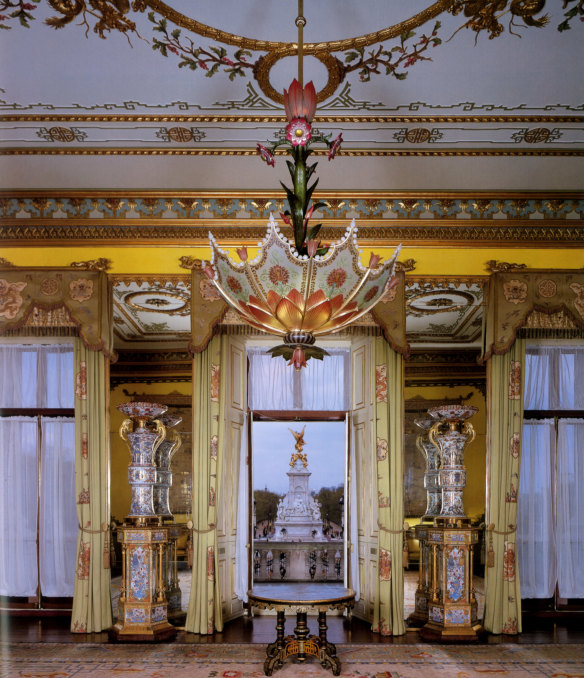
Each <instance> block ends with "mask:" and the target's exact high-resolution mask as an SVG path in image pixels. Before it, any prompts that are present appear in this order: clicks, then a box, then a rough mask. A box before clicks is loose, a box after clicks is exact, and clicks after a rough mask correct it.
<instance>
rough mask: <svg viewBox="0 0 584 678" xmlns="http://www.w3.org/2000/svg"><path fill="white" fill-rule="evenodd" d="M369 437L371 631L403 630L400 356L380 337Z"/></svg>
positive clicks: (401, 386)
mask: <svg viewBox="0 0 584 678" xmlns="http://www.w3.org/2000/svg"><path fill="white" fill-rule="evenodd" d="M374 347H375V351H374V355H375V428H374V430H375V443H376V452H375V454H376V455H377V497H378V507H379V508H378V529H379V546H378V561H377V566H378V567H377V580H376V586H375V605H374V611H373V631H375V632H379V633H381V634H382V635H394V636H398V635H401V634H403V633H405V624H404V575H403V565H402V550H403V522H404V502H403V425H404V389H403V383H404V382H403V358H402V356H401V355H400V354H399V353H397V352H396V351H394V350H393V349H392V348H391V347H390V346H389V344H388V343H387V342H386V341H385V339H383V338H382V337H376V338H375V340H374Z"/></svg>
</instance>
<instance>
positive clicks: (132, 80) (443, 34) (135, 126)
mask: <svg viewBox="0 0 584 678" xmlns="http://www.w3.org/2000/svg"><path fill="white" fill-rule="evenodd" d="M296 12H297V7H296V3H289V2H286V1H285V0H274V1H273V2H267V1H266V0H247V1H246V2H243V3H242V2H236V0H225V1H224V2H222V3H220V4H217V3H215V4H214V3H208V2H201V1H187V0H171V1H169V2H162V1H161V0H91V1H89V0H76V2H74V3H73V2H67V1H65V0H26V1H25V0H0V28H2V29H4V30H2V31H1V35H2V43H1V45H0V50H1V52H0V56H1V58H2V61H3V63H4V64H9V66H8V67H6V68H5V69H3V73H2V79H1V81H0V88H1V89H0V109H1V110H2V116H1V120H0V153H2V154H5V155H23V154H35V155H39V154H61V153H67V154H105V153H109V154H114V153H115V154H126V155H129V154H135V153H138V152H139V153H142V154H153V153H165V154H177V155H178V154H193V155H197V154H200V155H207V156H208V155H213V154H217V155H219V154H229V155H246V154H249V153H251V152H252V151H253V149H254V148H255V145H256V143H257V141H259V140H263V139H266V138H270V137H271V138H277V136H278V133H279V131H280V130H281V129H282V120H283V105H282V104H283V90H284V88H285V87H287V86H288V85H289V83H290V82H291V80H292V78H293V77H295V76H296V74H297V71H296V56H297V35H296V25H295V18H296ZM304 16H305V21H306V25H305V28H304V35H305V38H304V39H305V42H304V51H303V53H304V61H305V70H306V77H305V81H309V80H312V81H314V83H315V87H316V96H317V102H318V114H317V117H316V123H317V129H316V130H315V133H316V132H317V131H318V125H320V124H325V123H326V125H327V130H330V133H331V134H332V138H336V137H337V135H338V134H339V133H341V132H342V133H343V140H344V145H343V148H344V152H345V153H350V154H353V155H354V156H358V157H361V156H363V155H370V156H381V155H383V154H390V155H391V154H393V155H410V156H414V155H416V154H420V153H423V154H427V155H437V154H441V155H446V156H447V155H448V154H451V153H462V152H465V153H467V154H468V153H481V154H487V155H488V154H493V153H506V154H507V155H509V154H527V155H529V154H533V153H534V152H537V153H538V154H543V155H546V154H547V155H558V154H562V155H567V154H573V153H574V152H578V153H580V152H581V151H582V148H583V147H584V129H583V125H582V119H581V113H582V108H583V104H582V101H581V100H579V99H578V94H577V93H578V92H579V91H581V73H580V70H581V69H580V68H579V65H580V64H581V58H582V56H583V47H582V45H583V44H584V40H582V29H583V23H582V19H584V5H583V3H582V0H562V2H560V1H559V0H558V1H554V2H552V1H551V0H547V1H546V0H538V1H535V2H524V1H521V0H489V1H488V2H477V1H476V0H437V1H436V2H433V3H432V2H430V0H410V1H409V2H407V3H403V2H397V1H391V2H388V1H386V0H385V1H381V0H365V1H364V2H362V3H359V6H358V7H357V6H353V5H352V4H350V3H343V5H342V7H340V6H339V4H338V2H334V0H319V1H318V2H308V1H307V2H305V3H304ZM47 55H50V57H49V58H47ZM550 55H553V59H552V60H550ZM552 63H553V68H552ZM31 64H34V68H31ZM558 72H560V73H561V74H562V77H557V75H556V74H557V73H558ZM321 153H324V151H321Z"/></svg>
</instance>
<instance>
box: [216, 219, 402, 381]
mask: <svg viewBox="0 0 584 678" xmlns="http://www.w3.org/2000/svg"><path fill="white" fill-rule="evenodd" d="M356 231H357V229H356V227H355V223H354V222H353V223H352V224H351V226H350V228H348V229H347V231H346V233H345V237H344V238H343V239H342V240H340V241H339V242H338V243H334V244H332V245H330V246H329V247H327V248H326V252H325V253H324V254H316V251H313V247H310V244H309V252H308V253H307V254H303V255H302V254H299V253H298V251H297V250H296V248H295V246H294V244H293V243H292V242H291V241H290V240H288V239H287V238H286V236H285V235H283V234H282V233H281V232H280V229H279V228H278V226H277V225H276V222H275V221H274V220H273V218H270V222H269V224H268V231H267V234H266V237H265V239H264V240H263V242H261V243H260V249H259V253H258V255H257V256H256V257H255V258H254V259H253V260H252V261H249V260H248V259H247V251H245V250H238V251H239V255H240V257H241V258H242V261H241V262H239V263H235V262H234V261H232V259H231V258H230V257H229V254H228V253H227V252H225V251H223V250H222V249H220V248H219V246H218V245H217V243H216V241H215V239H214V238H213V236H212V235H211V236H210V241H211V249H212V259H211V267H209V268H207V269H206V270H207V271H208V272H209V274H210V276H211V275H212V276H213V277H212V278H211V279H212V280H213V282H214V283H215V285H216V287H217V289H218V290H219V293H220V294H221V295H222V297H223V298H224V299H225V300H226V301H227V302H228V303H229V304H230V305H231V306H232V307H233V308H234V309H235V310H236V311H237V312H238V313H239V314H240V315H241V316H242V317H243V318H244V319H245V321H246V322H247V323H249V324H250V325H251V326H252V327H256V328H257V329H259V330H263V331H264V332H267V333H268V334H273V335H276V336H279V337H281V338H282V339H283V342H284V343H283V344H282V345H281V346H277V347H275V348H273V349H271V351H270V352H271V353H272V355H273V356H277V355H281V356H283V357H284V358H286V359H288V360H290V362H291V363H292V364H293V365H294V366H295V367H296V369H300V368H301V367H304V366H305V365H306V360H307V359H308V358H320V359H322V357H323V356H324V355H326V352H325V351H324V349H322V348H319V347H317V346H314V343H315V340H316V338H317V337H319V336H322V335H326V334H331V333H332V332H337V331H339V330H341V329H343V328H344V327H347V326H348V325H350V324H351V323H354V322H355V321H356V320H358V319H359V318H360V317H361V316H362V315H364V314H365V313H367V311H368V310H369V309H370V308H371V307H372V306H374V305H375V304H376V303H377V302H378V301H379V300H380V299H381V297H382V296H383V295H384V294H385V292H386V291H387V287H388V283H390V281H391V280H392V276H393V273H394V268H395V262H396V259H397V256H398V254H399V248H398V249H397V250H396V251H395V253H394V255H393V257H392V258H391V259H390V260H389V261H388V262H386V263H385V264H384V265H383V266H379V265H378V264H379V257H378V256H377V255H374V254H372V255H371V258H370V260H369V266H367V267H365V266H363V265H362V264H361V261H360V252H359V248H358V247H357V238H356ZM313 242H314V241H313Z"/></svg>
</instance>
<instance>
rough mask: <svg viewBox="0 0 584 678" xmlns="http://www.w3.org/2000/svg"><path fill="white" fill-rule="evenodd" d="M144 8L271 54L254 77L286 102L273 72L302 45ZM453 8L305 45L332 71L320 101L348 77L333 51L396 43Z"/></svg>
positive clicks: (153, 2)
mask: <svg viewBox="0 0 584 678" xmlns="http://www.w3.org/2000/svg"><path fill="white" fill-rule="evenodd" d="M144 5H145V6H148V7H150V8H151V9H152V10H154V11H155V12H158V13H159V14H161V15H162V16H163V17H165V18H166V19H167V20H168V21H171V22H172V23H173V24H176V25H177V26H180V27H181V28H185V29H186V30H188V31H191V32H193V33H196V34H197V35H200V36H202V37H204V38H210V39H211V40H215V41H217V42H220V43H223V44H226V45H233V46H235V47H238V48H240V49H248V50H251V51H254V52H258V51H260V52H264V51H265V52H267V54H266V55H265V56H263V57H261V58H260V59H259V60H258V62H257V64H256V67H255V68H254V77H255V78H256V80H257V83H258V85H259V87H260V89H261V90H262V92H263V93H264V94H265V95H266V96H267V97H268V98H270V99H271V100H272V101H275V102H276V103H278V104H283V103H284V97H283V95H282V94H280V92H278V91H276V90H275V89H274V87H273V86H272V85H271V83H270V70H271V69H272V66H274V64H275V63H276V62H278V61H279V60H280V59H283V58H285V57H289V56H295V55H296V54H297V53H298V45H297V43H295V42H278V41H272V40H257V39H255V38H247V37H245V36H242V35H236V34H234V33H228V32H227V31H223V30H221V29H219V28H213V27H212V26H207V25H206V24H203V23H201V22H199V21H197V20H196V19H193V18H191V17H188V16H185V15H184V14H182V13H181V12H178V11H177V10H175V9H173V8H172V7H169V6H168V5H167V4H166V3H165V2H162V0H144ZM451 7H452V0H437V1H436V2H434V3H433V4H432V5H430V7H427V8H426V9H424V10H422V11H421V12H418V13H417V14H415V15H414V16H412V17H410V18H409V19H405V20H404V21H401V22H399V23H397V24H394V25H393V26H388V27H387V28H383V29H381V30H379V31H375V32H373V33H367V34H365V35H360V36H356V37H353V38H346V39H344V40H329V41H326V42H309V43H304V45H303V52H304V54H305V55H307V56H313V57H315V58H316V59H318V60H319V61H320V62H321V63H323V64H324V66H325V68H326V69H327V72H328V81H327V84H326V85H325V87H324V88H323V89H322V90H320V91H319V92H318V93H317V101H318V102H319V103H320V102H322V101H325V100H326V99H328V98H329V97H330V96H332V95H333V94H334V92H335V91H336V89H337V87H338V86H339V85H340V83H341V82H342V81H343V79H344V77H345V67H344V65H343V63H342V62H341V61H340V60H339V59H337V58H336V57H333V56H332V54H331V52H344V51H346V50H348V49H360V48H363V47H368V46H370V45H374V44H377V43H380V42H383V41H385V40H392V39H394V38H397V37H399V36H400V35H402V34H403V33H407V32H408V31H412V30H413V29H414V28H418V27H419V26H422V25H423V24H425V23H426V22H427V21H429V20H430V19H433V18H435V17H437V16H438V15H440V14H442V13H443V12H445V11H447V10H449V9H450V8H451Z"/></svg>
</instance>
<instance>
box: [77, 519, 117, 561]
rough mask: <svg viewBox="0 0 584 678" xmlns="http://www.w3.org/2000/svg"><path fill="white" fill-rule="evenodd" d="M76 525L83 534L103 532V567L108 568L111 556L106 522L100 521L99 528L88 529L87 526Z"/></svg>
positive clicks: (108, 528) (108, 529) (108, 530)
mask: <svg viewBox="0 0 584 678" xmlns="http://www.w3.org/2000/svg"><path fill="white" fill-rule="evenodd" d="M77 527H78V528H79V529H80V530H81V532H83V533H84V534H102V533H103V534H105V539H104V540H103V569H104V570H109V569H110V566H111V556H110V548H111V543H110V527H109V525H108V524H107V523H102V524H101V528H100V529H99V530H90V529H89V528H88V527H82V526H81V525H79V524H77Z"/></svg>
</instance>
